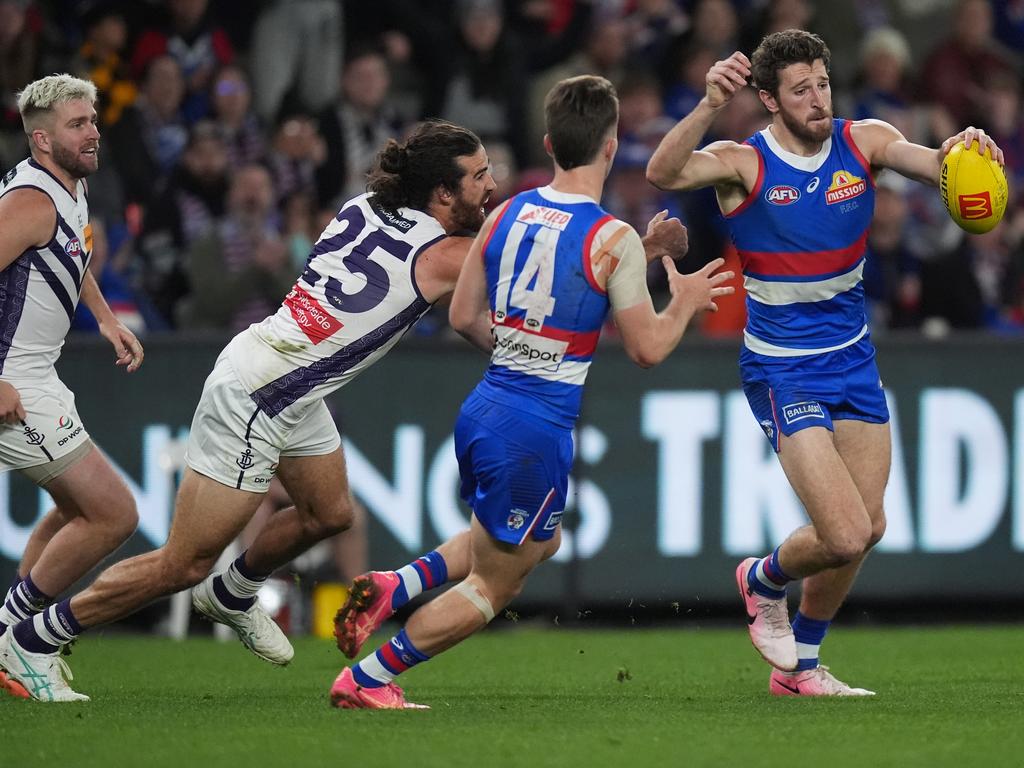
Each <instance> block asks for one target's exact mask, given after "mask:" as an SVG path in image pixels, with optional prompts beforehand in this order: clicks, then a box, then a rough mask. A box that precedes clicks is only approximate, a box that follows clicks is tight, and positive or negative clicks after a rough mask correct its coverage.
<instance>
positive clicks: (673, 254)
mask: <svg viewBox="0 0 1024 768" xmlns="http://www.w3.org/2000/svg"><path fill="white" fill-rule="evenodd" d="M643 243H644V252H645V253H646V254H647V263H648V264H650V263H651V262H652V261H654V260H655V259H660V258H662V257H664V256H668V257H669V258H671V259H681V258H682V257H683V256H685V255H686V252H687V250H689V248H690V241H689V236H688V235H687V232H686V227H684V226H683V222H681V221H680V220H679V219H677V218H675V217H674V216H673V217H672V218H671V219H670V218H668V210H664V211H658V213H656V214H654V218H652V219H651V220H650V221H649V222H648V223H647V234H646V235H644V238H643Z"/></svg>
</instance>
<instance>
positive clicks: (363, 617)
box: [334, 571, 402, 659]
mask: <svg viewBox="0 0 1024 768" xmlns="http://www.w3.org/2000/svg"><path fill="white" fill-rule="evenodd" d="M401 583H402V580H401V579H400V578H399V576H398V574H397V573H395V572H394V571H370V572H369V573H364V574H363V575H362V576H356V578H355V579H354V580H353V581H352V588H351V589H350V590H349V592H348V599H347V600H346V601H345V604H344V605H343V606H341V608H340V609H338V613H337V614H335V616H334V638H335V640H336V641H337V644H338V650H339V651H341V652H342V653H343V654H345V655H346V656H347V657H348V658H350V659H354V658H355V657H356V654H357V653H359V649H360V648H362V647H363V643H365V642H366V641H367V639H368V638H369V637H370V635H372V634H373V633H374V632H376V631H377V629H378V628H379V627H380V625H381V624H383V623H384V622H385V621H387V620H388V619H389V618H390V617H391V616H392V615H393V614H394V611H393V610H392V609H391V596H392V595H393V594H394V593H395V590H396V589H398V585H399V584H401Z"/></svg>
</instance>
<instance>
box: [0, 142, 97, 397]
mask: <svg viewBox="0 0 1024 768" xmlns="http://www.w3.org/2000/svg"><path fill="white" fill-rule="evenodd" d="M16 189H36V190H39V191H40V192H42V193H43V194H45V195H46V196H47V197H49V198H50V200H51V201H53V207H54V209H55V210H56V212H57V222H56V225H55V226H54V228H53V235H52V236H51V237H50V241H49V242H48V243H47V244H46V245H44V246H43V247H42V248H29V249H28V250H26V251H25V252H24V253H22V254H21V255H20V256H19V257H18V258H17V259H15V260H14V261H13V262H11V263H10V264H9V265H8V266H7V268H6V269H4V270H3V271H2V272H0V378H2V379H4V380H5V381H11V382H35V383H38V382H40V381H42V380H43V379H45V378H46V377H48V376H54V375H56V373H55V370H54V364H55V363H56V362H57V358H58V357H59V356H60V350H61V348H62V347H63V346H64V337H65V336H67V333H68V330H69V329H70V328H71V318H72V317H74V314H75V308H76V307H77V306H78V300H79V298H80V296H81V292H82V279H83V278H84V277H85V270H86V269H87V268H88V266H89V258H90V256H91V255H92V228H91V227H90V225H89V200H88V195H87V193H86V188H85V182H83V181H82V180H81V179H79V180H78V181H77V182H76V184H75V188H74V191H73V193H72V191H69V190H68V188H67V187H65V186H64V185H63V184H62V183H61V182H60V180H58V179H57V177H56V176H54V175H53V174H52V173H50V171H48V170H47V169H46V168H44V167H43V166H42V165H40V164H39V163H37V162H36V161H35V160H32V159H31V158H30V159H28V160H23V161H22V162H20V163H18V165H16V166H15V167H14V168H12V169H11V170H9V171H8V172H7V174H6V175H5V176H4V177H3V182H2V183H0V197H3V196H4V195H7V194H10V193H11V192H13V191H14V190H16Z"/></svg>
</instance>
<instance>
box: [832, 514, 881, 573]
mask: <svg viewBox="0 0 1024 768" xmlns="http://www.w3.org/2000/svg"><path fill="white" fill-rule="evenodd" d="M870 537H871V528H870V526H868V525H866V524H865V525H863V526H861V525H852V526H850V527H848V528H846V529H844V530H843V531H840V532H837V533H835V534H833V535H832V536H829V537H828V538H827V539H825V540H823V542H822V544H823V545H824V549H825V557H826V559H827V560H828V565H829V567H832V568H838V567H840V566H843V565H846V564H847V563H852V562H853V561H854V560H856V559H857V558H858V557H860V556H861V555H863V554H864V553H865V552H866V551H867V548H868V542H869V540H870Z"/></svg>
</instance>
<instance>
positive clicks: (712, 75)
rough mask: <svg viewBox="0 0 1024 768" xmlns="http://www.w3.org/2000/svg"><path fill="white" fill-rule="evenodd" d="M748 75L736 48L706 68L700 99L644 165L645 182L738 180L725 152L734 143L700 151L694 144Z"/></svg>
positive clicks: (686, 184)
mask: <svg viewBox="0 0 1024 768" xmlns="http://www.w3.org/2000/svg"><path fill="white" fill-rule="evenodd" d="M748 77H750V61H749V59H747V57H746V56H744V55H743V54H742V53H740V52H739V51H736V53H734V54H733V55H732V56H730V57H729V58H727V59H725V60H723V61H718V62H716V63H715V65H714V66H713V67H711V69H709V70H708V74H707V77H706V78H705V84H706V88H707V92H706V93H705V95H704V98H703V99H701V100H700V103H698V104H697V106H696V107H695V108H694V110H693V111H692V112H691V113H690V114H688V115H687V116H686V117H684V118H683V119H682V120H680V121H679V122H678V123H677V124H676V125H675V126H674V127H673V128H672V130H671V131H669V132H668V133H667V134H666V135H665V138H664V139H662V140H661V143H660V144H659V145H658V148H657V149H656V150H655V151H654V154H653V155H652V156H651V159H650V162H648V164H647V180H648V181H650V182H651V183H652V184H653V185H654V186H656V187H658V188H659V189H698V188H700V187H707V186H711V185H719V184H735V183H741V182H742V179H741V177H740V174H739V172H738V170H737V168H736V166H735V165H734V163H733V162H732V157H731V154H732V153H731V152H730V151H729V150H730V149H731V148H733V147H735V146H736V144H735V143H734V142H727V141H722V142H715V143H714V144H711V145H709V146H708V147H707V148H705V149H703V150H700V151H697V145H698V144H699V143H700V142H701V140H702V139H703V138H704V135H705V134H706V133H707V132H708V128H710V127H711V123H712V122H713V121H714V119H715V115H716V114H717V113H718V111H719V110H720V109H721V108H722V107H724V106H725V105H726V104H728V103H729V101H730V100H731V99H732V97H733V96H734V95H735V94H736V93H737V92H738V91H739V89H740V88H743V87H744V86H746V84H747V78H748Z"/></svg>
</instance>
